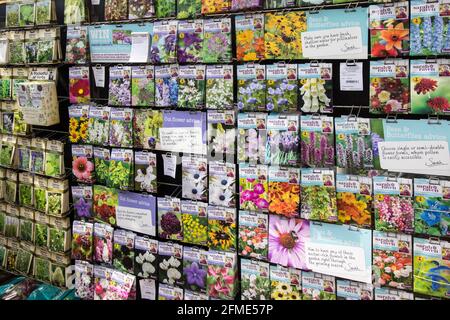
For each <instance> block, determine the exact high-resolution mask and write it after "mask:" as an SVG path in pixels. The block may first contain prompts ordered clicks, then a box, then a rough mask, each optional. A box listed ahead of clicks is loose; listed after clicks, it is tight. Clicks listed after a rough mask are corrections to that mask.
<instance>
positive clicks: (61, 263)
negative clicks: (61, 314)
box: [0, 203, 71, 286]
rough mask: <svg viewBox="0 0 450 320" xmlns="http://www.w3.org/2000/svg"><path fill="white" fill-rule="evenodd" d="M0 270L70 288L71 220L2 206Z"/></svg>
mask: <svg viewBox="0 0 450 320" xmlns="http://www.w3.org/2000/svg"><path fill="white" fill-rule="evenodd" d="M0 222H1V223H0V268H5V269H6V270H9V271H13V272H19V273H21V274H23V275H28V276H29V275H33V276H34V277H35V278H36V279H38V280H40V281H45V282H51V283H53V284H55V285H58V286H65V285H66V277H67V276H66V268H67V267H68V266H69V265H70V254H68V253H67V251H68V250H69V249H70V243H71V233H70V219H69V218H57V217H50V216H48V215H45V214H44V213H40V212H38V211H34V210H32V209H29V208H25V207H15V206H11V205H9V204H6V205H5V204H4V203H1V204H0Z"/></svg>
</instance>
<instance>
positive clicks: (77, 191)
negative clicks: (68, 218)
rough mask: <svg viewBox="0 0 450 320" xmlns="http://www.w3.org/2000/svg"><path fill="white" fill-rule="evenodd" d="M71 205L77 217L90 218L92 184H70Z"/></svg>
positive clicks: (91, 213)
mask: <svg viewBox="0 0 450 320" xmlns="http://www.w3.org/2000/svg"><path fill="white" fill-rule="evenodd" d="M71 191H72V198H73V207H74V209H75V213H76V216H77V217H78V218H87V219H89V218H91V217H92V215H93V212H92V192H93V190H92V186H87V185H79V186H71Z"/></svg>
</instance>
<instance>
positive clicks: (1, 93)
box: [0, 68, 13, 100]
mask: <svg viewBox="0 0 450 320" xmlns="http://www.w3.org/2000/svg"><path fill="white" fill-rule="evenodd" d="M12 77H13V69H12V68H0V100H11V96H12V93H11V91H12Z"/></svg>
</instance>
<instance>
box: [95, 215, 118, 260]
mask: <svg viewBox="0 0 450 320" xmlns="http://www.w3.org/2000/svg"><path fill="white" fill-rule="evenodd" d="M113 232H114V228H113V227H111V226H110V225H107V224H104V223H98V222H96V223H94V237H93V241H94V254H93V260H94V261H95V262H99V263H106V264H112V262H113Z"/></svg>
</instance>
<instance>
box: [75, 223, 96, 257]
mask: <svg viewBox="0 0 450 320" xmlns="http://www.w3.org/2000/svg"><path fill="white" fill-rule="evenodd" d="M92 231H93V224H92V223H90V222H84V221H77V220H75V221H74V222H73V225H72V259H75V260H86V261H92V251H93V240H92Z"/></svg>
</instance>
